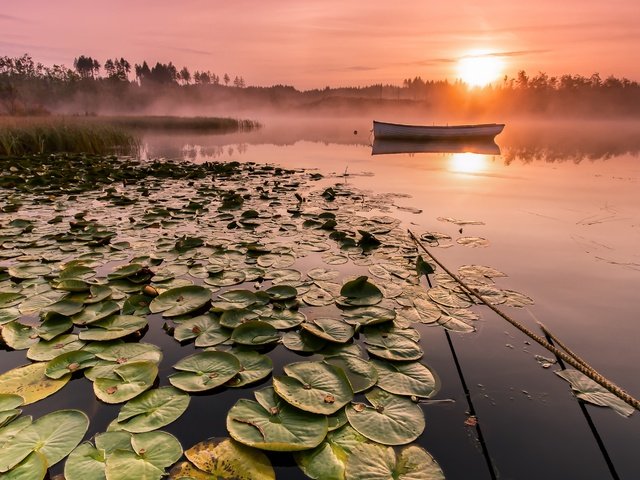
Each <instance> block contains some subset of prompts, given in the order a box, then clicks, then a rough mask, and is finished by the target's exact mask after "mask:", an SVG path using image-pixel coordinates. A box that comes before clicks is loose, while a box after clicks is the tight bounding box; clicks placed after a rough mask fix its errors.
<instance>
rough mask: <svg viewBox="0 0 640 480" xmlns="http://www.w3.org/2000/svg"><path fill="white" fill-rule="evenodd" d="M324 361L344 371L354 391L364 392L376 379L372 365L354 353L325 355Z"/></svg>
mask: <svg viewBox="0 0 640 480" xmlns="http://www.w3.org/2000/svg"><path fill="white" fill-rule="evenodd" d="M324 361H325V362H327V363H329V364H331V365H333V366H335V367H338V368H341V369H342V370H343V371H344V373H345V374H346V375H347V378H348V379H349V383H350V384H351V388H352V389H353V391H354V393H359V392H364V391H365V390H368V389H369V388H371V387H373V386H374V385H375V384H376V382H377V381H378V373H377V371H376V369H375V368H374V367H373V365H371V363H370V362H369V361H367V360H364V359H363V358H360V357H358V356H356V355H334V356H330V357H325V359H324Z"/></svg>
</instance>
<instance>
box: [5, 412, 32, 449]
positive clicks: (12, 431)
mask: <svg viewBox="0 0 640 480" xmlns="http://www.w3.org/2000/svg"><path fill="white" fill-rule="evenodd" d="M32 421H33V419H32V418H31V415H26V416H25V415H23V416H20V417H18V418H16V419H15V420H14V421H12V422H11V423H9V424H8V425H5V426H4V427H2V428H0V448H2V447H4V446H5V445H7V444H8V443H9V442H11V440H12V439H13V437H15V436H16V434H17V433H18V432H19V431H20V430H22V429H24V428H26V427H28V426H29V425H31V423H32Z"/></svg>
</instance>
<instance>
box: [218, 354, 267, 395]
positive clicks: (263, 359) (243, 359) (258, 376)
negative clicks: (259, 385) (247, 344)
mask: <svg viewBox="0 0 640 480" xmlns="http://www.w3.org/2000/svg"><path fill="white" fill-rule="evenodd" d="M230 353H232V354H233V356H234V357H236V358H237V359H238V360H239V361H240V371H239V372H238V374H237V375H236V376H235V377H233V378H232V379H231V380H229V381H228V382H227V383H226V385H227V386H229V387H244V386H245V385H249V384H252V383H255V382H259V381H260V380H262V379H263V378H266V377H268V376H269V374H270V373H271V371H272V370H273V362H272V361H271V358H269V357H268V356H267V355H262V354H260V353H258V352H254V351H252V350H232V351H231V352H230Z"/></svg>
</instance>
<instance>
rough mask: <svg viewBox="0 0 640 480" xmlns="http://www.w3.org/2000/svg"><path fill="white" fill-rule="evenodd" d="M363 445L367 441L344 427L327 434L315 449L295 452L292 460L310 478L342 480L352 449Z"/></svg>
mask: <svg viewBox="0 0 640 480" xmlns="http://www.w3.org/2000/svg"><path fill="white" fill-rule="evenodd" d="M363 443H369V440H368V439H367V438H366V437H364V436H362V435H360V434H359V433H358V432H357V431H356V430H355V429H353V427H351V426H349V425H346V426H344V427H342V428H340V429H339V430H336V431H334V432H329V434H328V435H327V438H326V439H325V440H324V441H323V442H322V443H321V444H320V445H318V446H317V447H316V448H314V449H312V450H304V451H302V452H296V453H295V454H294V458H295V459H296V463H297V464H298V466H299V467H300V469H301V470H302V471H303V472H304V474H305V475H306V476H308V477H310V478H313V479H316V480H329V479H331V480H343V479H344V472H345V469H346V464H347V460H348V459H349V457H350V456H351V455H352V454H353V451H354V449H355V448H356V447H357V446H359V445H362V444H363ZM389 478H392V477H389Z"/></svg>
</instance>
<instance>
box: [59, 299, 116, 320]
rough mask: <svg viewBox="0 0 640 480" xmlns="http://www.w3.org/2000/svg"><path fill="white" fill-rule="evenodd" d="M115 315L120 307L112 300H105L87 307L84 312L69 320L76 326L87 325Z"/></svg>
mask: <svg viewBox="0 0 640 480" xmlns="http://www.w3.org/2000/svg"><path fill="white" fill-rule="evenodd" d="M116 313H120V306H119V305H118V304H117V303H116V302H114V301H113V300H107V301H104V302H100V303H92V304H90V305H87V306H86V307H85V308H84V310H82V311H81V312H80V313H78V314H76V315H74V316H73V317H71V320H73V323H75V324H76V325H88V324H90V323H95V322H97V321H99V320H102V319H103V318H107V317H109V316H111V315H113V314H116Z"/></svg>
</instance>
